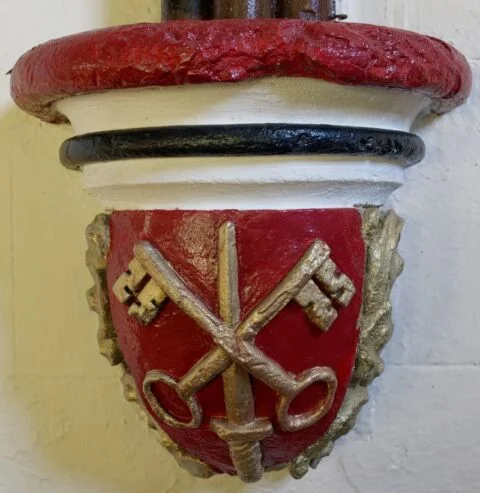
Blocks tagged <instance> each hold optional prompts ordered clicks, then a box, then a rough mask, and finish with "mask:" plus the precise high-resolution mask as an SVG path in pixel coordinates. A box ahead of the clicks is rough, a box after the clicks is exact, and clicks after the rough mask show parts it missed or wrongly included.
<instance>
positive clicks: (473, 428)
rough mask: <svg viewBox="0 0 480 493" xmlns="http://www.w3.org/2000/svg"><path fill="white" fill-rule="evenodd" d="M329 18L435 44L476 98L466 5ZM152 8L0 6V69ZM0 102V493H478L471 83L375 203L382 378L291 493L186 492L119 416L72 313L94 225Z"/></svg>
mask: <svg viewBox="0 0 480 493" xmlns="http://www.w3.org/2000/svg"><path fill="white" fill-rule="evenodd" d="M345 1H346V2H347V4H349V5H350V7H351V8H352V12H355V13H356V15H358V16H361V17H357V18H360V19H361V20H368V19H370V18H371V19H375V21H378V22H381V21H382V19H383V20H385V19H386V20H387V21H388V22H389V23H390V24H393V25H397V26H404V27H407V28H411V29H416V30H419V31H422V32H425V33H427V34H434V35H439V36H441V35H442V34H443V35H444V37H445V39H447V40H448V41H451V42H454V43H455V44H456V45H457V46H458V47H459V48H460V49H462V50H463V51H464V52H465V53H466V54H467V55H468V56H469V58H470V59H471V61H472V65H473V68H474V71H475V80H476V81H478V77H479V75H480V66H479V64H478V56H479V53H478V50H479V48H478V47H479V43H478V30H477V26H478V21H479V17H480V5H479V4H478V3H477V2H475V1H473V0H469V1H467V0H455V1H453V0H446V1H444V2H437V1H434V0H424V1H423V2H418V1H416V0H407V1H405V2H389V1H388V0H387V1H384V0H369V2H368V5H371V6H372V7H375V10H374V12H373V13H372V16H371V17H370V15H369V10H368V8H363V5H364V4H365V2H359V1H358V0H342V3H343V2H345ZM360 4H362V8H361V9H360V8H359V5H360ZM392 4H393V5H392ZM400 4H401V5H400ZM157 6H158V2H157V0H151V1H140V0H137V1H130V0H124V1H111V2H108V3H107V2H99V1H98V0H95V1H94V0H89V1H86V0H69V1H68V2H64V1H62V0H46V1H44V2H38V1H33V0H17V1H16V2H6V1H5V2H1V3H0V14H1V15H0V23H1V26H0V27H1V31H0V32H1V33H2V41H3V42H2V44H1V45H0V64H1V65H0V68H1V69H2V70H3V72H7V70H8V69H9V68H11V66H12V64H13V62H14V61H15V59H16V58H17V57H18V56H19V55H20V54H21V52H23V51H24V50H25V49H27V48H29V47H30V46H33V45H35V44H36V43H39V42H41V41H44V40H46V39H49V38H50V37H52V36H58V35H61V34H68V33H71V32H75V31H80V30H84V29H89V28H93V27H99V26H101V25H106V24H109V23H111V22H125V21H138V20H142V19H148V18H149V16H150V15H152V14H149V12H148V9H149V8H150V9H151V10H152V12H154V9H155V8H156V7H157ZM343 10H344V9H343ZM344 11H345V10H344ZM0 92H1V94H0V110H1V112H2V113H1V116H0V149H1V151H2V178H1V180H0V191H1V193H0V224H1V227H2V241H1V242H0V253H1V255H0V493H27V492H28V493H85V492H88V493H190V492H192V491H195V492H200V493H207V492H208V493H227V492H228V493H239V492H242V493H243V492H250V491H252V492H253V491H255V492H256V493H273V492H279V493H280V492H281V493H293V492H300V493H317V492H319V491H328V492H329V493H478V491H480V470H479V466H478V464H479V462H480V431H479V429H480V414H479V413H478V408H479V406H480V401H479V396H480V393H479V389H480V379H479V377H480V375H479V372H480V370H479V368H480V357H479V356H478V354H479V350H480V335H479V334H480V331H479V330H478V324H479V320H480V303H478V301H477V292H478V291H479V277H480V265H479V255H478V244H479V242H480V219H479V218H480V200H479V193H478V188H479V187H478V183H479V181H480V159H479V152H478V151H479V143H478V142H479V141H480V140H479V133H480V121H479V118H480V117H479V113H478V100H479V93H478V83H477V82H476V87H475V94H474V96H473V97H472V99H471V100H470V102H469V104H468V105H467V106H465V107H464V108H462V109H459V110H456V111H455V112H454V113H452V114H450V115H446V116H443V117H441V118H434V119H432V120H431V121H430V122H428V125H424V126H422V127H420V128H419V129H418V132H419V133H420V134H421V135H422V136H423V137H424V138H425V140H426V142H427V145H428V147H429V151H428V156H427V159H426V160H425V161H424V162H423V163H422V164H421V165H419V166H417V167H415V168H412V169H410V170H409V171H408V172H407V181H406V185H405V186H404V187H403V188H402V189H400V190H398V191H397V192H395V193H394V195H393V196H392V199H391V205H393V206H395V208H396V209H397V210H398V212H399V213H401V215H402V216H403V217H404V218H405V220H406V226H405V230H404V235H403V239H402V243H401V252H402V254H403V256H404V257H405V259H406V270H405V272H404V274H403V275H402V277H401V279H400V280H399V282H398V283H397V286H396V289H395V294H394V304H395V320H396V329H395V334H394V337H393V340H392V342H391V343H390V345H389V346H388V348H387V350H386V351H385V353H384V355H385V360H386V365H387V370H386V372H385V374H384V375H383V376H382V377H381V378H380V379H379V380H378V381H377V382H376V384H375V385H374V386H373V389H372V392H371V395H372V399H371V401H370V403H369V404H368V405H367V406H366V407H365V408H364V409H363V411H362V413H361V417H360V420H359V423H358V425H357V427H356V428H355V431H354V432H352V433H351V434H350V435H348V436H347V437H345V438H343V439H342V440H341V441H340V442H339V444H338V445H337V447H336V449H335V451H334V453H333V455H332V456H331V457H330V458H328V459H327V460H325V461H324V462H323V463H322V464H321V465H320V467H319V468H318V470H317V471H314V472H312V473H310V475H309V476H308V477H307V478H306V479H304V480H303V481H301V482H295V481H293V480H292V479H290V478H289V477H288V475H286V474H284V473H277V474H274V475H269V476H268V477H267V478H266V479H265V480H263V481H262V482H261V483H259V484H257V485H254V486H243V485H241V484H240V483H239V482H238V481H236V480H232V479H227V478H222V477H219V478H216V479H213V480H211V481H208V482H205V481H200V480H195V479H192V478H190V477H189V476H188V475H187V474H186V473H184V472H182V471H180V470H178V468H177V467H176V465H175V464H174V462H173V461H172V460H171V459H170V457H169V456H168V454H167V453H166V452H164V451H163V450H162V449H161V448H160V447H159V446H158V444H157V443H156V442H155V439H154V438H153V437H152V435H151V434H150V433H149V432H148V431H147V430H146V428H145V427H144V425H143V423H141V422H139V421H138V420H137V418H136V413H135V409H134V407H132V406H131V405H129V404H128V403H126V402H125V401H124V399H123V397H122V395H121V391H120V385H119V383H118V375H117V373H116V372H115V371H114V370H112V369H111V368H109V367H108V365H107V363H106V362H104V361H103V360H102V359H101V358H100V357H99V356H98V355H97V348H96V335H95V332H96V324H97V322H96V318H95V317H94V316H93V315H92V314H90V313H89V312H88V310H87V307H86V304H85V302H84V292H85V290H86V289H87V287H89V285H90V279H89V275H88V272H87V270H86V269H85V267H84V265H83V252H84V249H85V246H84V242H83V229H84V227H85V226H86V225H87V223H88V222H90V220H91V218H92V217H93V215H94V214H95V213H96V212H99V211H100V210H101V208H100V206H99V205H98V204H96V203H95V202H94V201H93V200H92V199H89V197H88V196H87V195H86V194H85V193H84V192H82V190H81V184H80V181H79V179H78V176H77V175H76V174H74V173H71V174H68V173H66V172H65V170H63V169H62V167H61V166H60V165H59V164H58V162H57V149H58V145H59V144H60V143H61V142H62V140H64V139H65V138H67V137H68V136H70V135H72V133H71V131H70V130H69V129H68V128H58V127H53V126H48V125H43V124H40V123H38V122H37V121H35V120H34V119H31V118H29V117H26V116H24V115H22V114H21V113H20V112H19V111H18V110H16V109H15V108H14V107H13V105H12V104H11V103H10V101H9V96H8V78H6V77H3V78H0Z"/></svg>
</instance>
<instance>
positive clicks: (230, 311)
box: [211, 222, 273, 482]
mask: <svg viewBox="0 0 480 493" xmlns="http://www.w3.org/2000/svg"><path fill="white" fill-rule="evenodd" d="M218 250H219V251H218V257H219V258H218V296H219V307H220V317H221V318H222V320H223V321H224V323H225V324H227V325H228V326H229V327H231V328H232V332H233V333H234V332H235V328H236V326H237V325H238V324H239V323H240V300H239V293H238V258H237V245H236V235H235V226H234V225H233V223H231V222H226V223H224V224H222V226H221V227H220V231H219V241H218ZM223 389H224V394H225V406H226V410H227V419H226V420H222V419H214V420H212V423H211V428H212V429H213V430H214V431H215V432H216V433H217V434H218V435H219V436H220V438H222V439H223V440H225V441H227V442H228V445H229V448H230V456H231V458H232V462H233V465H234V466H235V468H236V470H237V473H238V475H239V477H240V478H241V479H242V480H243V481H245V482H254V481H258V480H259V479H260V478H261V477H262V474H263V469H264V468H263V461H262V449H261V444H260V442H261V440H263V439H264V438H266V437H267V436H269V435H271V434H272V433H273V429H272V425H271V423H270V421H268V420H266V419H263V420H262V419H256V418H255V400H254V396H253V391H252V384H251V382H250V375H249V373H248V371H247V370H245V369H244V368H242V367H241V366H240V365H239V364H238V363H233V364H232V365H231V366H230V367H229V368H228V369H227V370H226V371H225V372H224V373H223Z"/></svg>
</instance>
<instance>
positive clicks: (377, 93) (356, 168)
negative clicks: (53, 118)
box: [57, 78, 429, 209]
mask: <svg viewBox="0 0 480 493" xmlns="http://www.w3.org/2000/svg"><path fill="white" fill-rule="evenodd" d="M57 104H58V109H59V111H61V112H62V113H64V114H65V115H67V116H68V118H69V119H70V121H71V123H72V125H73V128H74V131H75V133H76V134H83V133H88V132H97V131H102V130H118V129H128V128H141V127H158V126H170V125H206V124H226V125H228V124H239V123H310V124H332V125H351V126H358V127H371V128H382V129H393V130H404V131H408V130H409V129H410V127H411V125H412V123H413V121H414V120H415V119H416V117H417V116H418V115H419V114H420V113H421V112H423V111H424V110H425V109H426V108H427V107H428V105H429V100H428V98H426V97H423V96H420V95H418V94H416V93H411V92H406V91H400V90H396V89H383V88H370V87H368V88H361V87H351V86H340V85H338V84H332V83H328V82H324V81H318V80H314V79H303V78H301V79H300V78H268V79H259V80H253V81H247V82H241V83H235V84H225V83H223V84H203V85H186V86H174V87H156V88H146V89H135V90H132V89H124V90H115V91H110V92H107V93H98V94H89V95H83V96H76V97H73V98H67V99H64V100H62V101H60V102H59V103H57ZM83 175H84V185H85V188H86V189H87V190H88V191H89V192H90V193H91V194H93V195H94V196H95V197H97V198H98V199H99V200H100V201H101V202H102V203H103V204H104V205H105V206H106V207H108V208H114V209H130V208H135V209H152V208H159V209H160V208H161V209H176V208H179V209H212V208H219V209H227V208H236V209H269V208H280V209H299V208H309V207H315V208H318V207H347V206H354V205H357V204H372V205H381V204H382V203H384V201H385V200H386V198H387V197H388V195H389V194H390V193H391V192H392V191H394V190H395V189H396V188H398V187H399V186H401V185H402V183H403V169H402V167H401V166H399V165H394V164H387V163H386V162H384V161H381V160H378V159H376V160H373V159H372V160H368V161H365V160H364V158H359V159H357V158H352V157H346V158H337V157H332V156H306V157H297V156H278V157H276V156H274V157H272V156H268V157H262V156H251V157H250V156H249V157H230V156H229V157H221V158H188V159H187V158H162V159H146V160H132V161H125V162H112V163H99V164H93V165H88V166H85V168H84V171H83Z"/></svg>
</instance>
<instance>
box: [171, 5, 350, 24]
mask: <svg viewBox="0 0 480 493" xmlns="http://www.w3.org/2000/svg"><path fill="white" fill-rule="evenodd" d="M262 17H263V18H278V19H307V20H316V21H321V20H323V21H326V20H334V19H336V18H338V17H343V16H337V14H336V7H335V0H163V8H162V18H163V19H164V20H174V19H176V20H181V19H204V20H208V19H253V18H262Z"/></svg>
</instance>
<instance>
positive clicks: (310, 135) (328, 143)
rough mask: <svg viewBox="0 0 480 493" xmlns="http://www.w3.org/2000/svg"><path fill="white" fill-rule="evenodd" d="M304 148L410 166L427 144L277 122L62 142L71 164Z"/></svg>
mask: <svg viewBox="0 0 480 493" xmlns="http://www.w3.org/2000/svg"><path fill="white" fill-rule="evenodd" d="M308 154H333V155H341V154H343V155H349V156H365V157H384V158H387V159H391V160H394V161H397V162H400V163H402V164H404V165H406V166H408V165H412V164H415V163H418V162H419V161H421V160H422V159H423V157H424V156H425V144H424V142H423V140H422V139H421V138H420V137H418V136H417V135H415V134H412V133H408V132H399V131H395V130H381V129H376V128H362V127H344V126H332V125H304V124H277V123H275V124H247V125H204V126H177V127H157V128H140V129H133V130H116V131H109V132H98V133H90V134H85V135H79V136H77V137H73V138H71V139H68V140H66V141H65V142H64V143H63V144H62V146H61V148H60V160H61V162H62V164H63V165H64V166H65V167H67V168H69V169H79V168H80V167H81V166H83V165H86V164H92V163H100V162H106V161H120V160H128V159H142V158H159V157H204V156H205V157H206V156H210V157H212V156H255V155H256V156H274V155H277V156H278V155H308Z"/></svg>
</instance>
